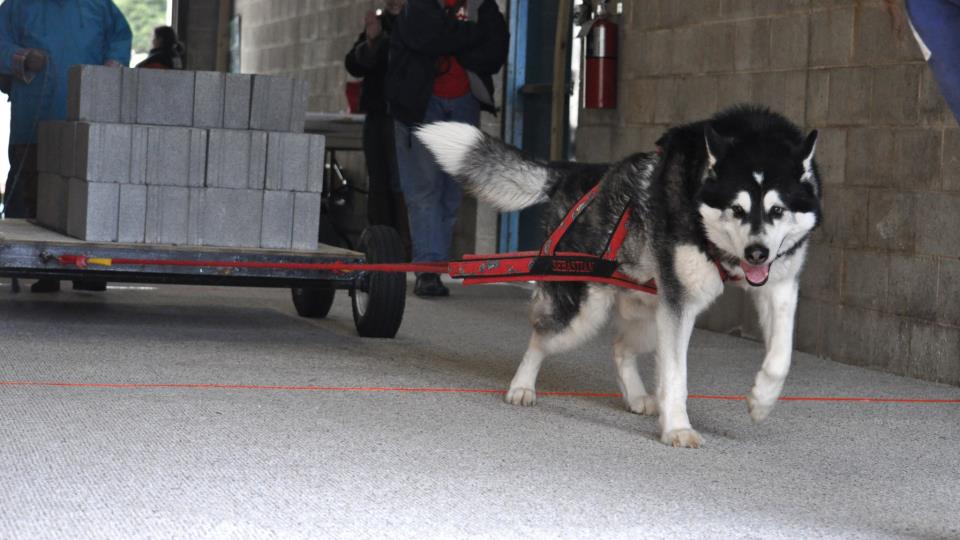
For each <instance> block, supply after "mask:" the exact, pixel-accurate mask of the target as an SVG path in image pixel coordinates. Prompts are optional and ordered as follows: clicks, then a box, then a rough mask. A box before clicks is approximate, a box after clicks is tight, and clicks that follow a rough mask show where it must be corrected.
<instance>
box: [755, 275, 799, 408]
mask: <svg viewBox="0 0 960 540" xmlns="http://www.w3.org/2000/svg"><path fill="white" fill-rule="evenodd" d="M797 292H798V286H797V282H796V281H795V280H792V279H788V280H786V281H783V282H780V283H775V284H768V285H766V286H763V287H760V289H759V290H757V291H755V292H754V293H753V296H754V302H755V305H756V307H757V314H758V315H759V319H760V325H761V326H762V327H763V335H764V341H765V342H766V346H767V354H766V357H765V358H764V359H763V367H762V368H761V369H760V372H759V373H757V379H756V381H755V382H754V384H753V388H752V389H751V390H750V393H749V394H747V407H748V409H749V410H750V417H751V418H753V421H754V422H759V421H761V420H763V419H764V418H766V417H767V415H768V414H770V411H772V410H773V406H774V405H776V403H777V399H778V398H779V397H780V392H781V391H782V390H783V382H784V380H785V379H786V378H787V373H788V372H789V371H790V357H791V355H792V354H793V325H794V314H795V313H796V311H797Z"/></svg>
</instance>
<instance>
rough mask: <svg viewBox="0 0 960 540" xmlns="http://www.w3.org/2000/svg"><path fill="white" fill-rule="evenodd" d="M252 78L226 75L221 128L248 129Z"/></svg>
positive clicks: (249, 76)
mask: <svg viewBox="0 0 960 540" xmlns="http://www.w3.org/2000/svg"><path fill="white" fill-rule="evenodd" d="M252 93H253V76H251V75H238V74H234V73H228V74H227V75H226V78H225V81H224V98H223V127H225V128H227V129H249V128H250V97H251V94H252Z"/></svg>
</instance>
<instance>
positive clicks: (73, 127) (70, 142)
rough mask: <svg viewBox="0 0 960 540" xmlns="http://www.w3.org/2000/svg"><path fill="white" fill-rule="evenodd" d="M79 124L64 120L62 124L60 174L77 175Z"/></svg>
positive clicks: (66, 175)
mask: <svg viewBox="0 0 960 540" xmlns="http://www.w3.org/2000/svg"><path fill="white" fill-rule="evenodd" d="M78 125H79V124H77V123H76V122H63V123H61V124H60V150H59V153H60V158H59V160H60V176H63V177H64V178H71V177H75V176H77V172H76V171H77V155H78V154H77V126H78Z"/></svg>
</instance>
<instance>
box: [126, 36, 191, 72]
mask: <svg viewBox="0 0 960 540" xmlns="http://www.w3.org/2000/svg"><path fill="white" fill-rule="evenodd" d="M183 52H184V51H183V44H182V43H180V41H179V40H178V39H177V31H176V30H174V29H173V28H171V27H169V26H158V27H156V28H154V30H153V48H152V49H150V55H149V56H147V59H146V60H144V61H143V62H140V63H139V64H137V67H138V68H149V69H183Z"/></svg>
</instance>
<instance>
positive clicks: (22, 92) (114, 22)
mask: <svg viewBox="0 0 960 540" xmlns="http://www.w3.org/2000/svg"><path fill="white" fill-rule="evenodd" d="M132 38H133V36H132V34H131V32H130V25H128V24H127V20H126V19H125V18H124V16H123V14H122V13H121V12H120V10H119V9H118V8H117V6H116V5H114V3H113V1H112V0H6V1H4V2H3V4H2V5H0V73H3V74H5V75H11V76H12V77H13V85H12V87H11V89H10V101H11V102H12V103H13V105H12V110H11V116H12V118H11V121H10V124H11V126H10V144H33V143H36V142H37V123H38V122H39V121H40V120H63V119H65V118H66V116H67V72H68V70H69V69H70V66H73V65H77V64H95V65H102V64H105V63H107V62H109V61H115V62H117V63H119V64H121V65H123V66H127V65H129V64H130V46H131V40H132ZM24 49H40V50H42V51H44V52H45V53H46V55H47V67H46V68H45V71H41V72H39V73H35V74H31V73H28V74H24V73H23V66H22V51H23V50H24ZM18 52H19V53H20V54H18ZM31 75H32V77H31Z"/></svg>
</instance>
